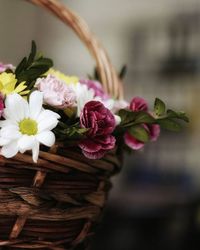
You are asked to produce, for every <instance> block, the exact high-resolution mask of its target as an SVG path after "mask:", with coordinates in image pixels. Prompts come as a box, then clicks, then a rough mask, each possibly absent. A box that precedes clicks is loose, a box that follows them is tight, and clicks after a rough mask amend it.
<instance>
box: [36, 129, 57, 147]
mask: <svg viewBox="0 0 200 250" xmlns="http://www.w3.org/2000/svg"><path fill="white" fill-rule="evenodd" d="M36 137H37V139H38V141H39V142H40V143H42V144H44V145H45V146H47V147H51V146H53V144H54V143H55V135H54V133H53V132H51V131H44V132H42V133H40V134H38V135H37V136H36Z"/></svg>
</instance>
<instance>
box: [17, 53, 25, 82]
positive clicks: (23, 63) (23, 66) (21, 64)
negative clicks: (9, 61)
mask: <svg viewBox="0 0 200 250" xmlns="http://www.w3.org/2000/svg"><path fill="white" fill-rule="evenodd" d="M26 65H27V58H26V57H24V58H23V59H22V60H21V62H20V63H19V65H18V66H17V68H16V70H15V74H16V76H17V78H18V75H19V74H20V73H21V72H22V71H23V70H24V69H25V68H26Z"/></svg>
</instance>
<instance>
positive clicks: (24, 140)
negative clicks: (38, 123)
mask: <svg viewBox="0 0 200 250" xmlns="http://www.w3.org/2000/svg"><path fill="white" fill-rule="evenodd" d="M34 144H35V136H28V135H23V136H22V137H21V138H20V139H19V141H18V147H19V150H20V152H21V153H24V152H25V151H26V150H31V149H32V148H33V147H34Z"/></svg>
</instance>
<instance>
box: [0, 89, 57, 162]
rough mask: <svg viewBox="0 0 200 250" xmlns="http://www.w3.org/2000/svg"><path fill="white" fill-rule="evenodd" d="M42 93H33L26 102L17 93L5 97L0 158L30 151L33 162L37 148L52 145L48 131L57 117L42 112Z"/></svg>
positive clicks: (54, 114) (49, 111) (51, 136)
mask: <svg viewBox="0 0 200 250" xmlns="http://www.w3.org/2000/svg"><path fill="white" fill-rule="evenodd" d="M42 104H43V94H42V93H41V92H39V91H34V92H33V93H32V94H31V95H30V99H29V103H28V102H27V101H26V100H25V99H23V98H22V97H21V96H20V95H18V94H11V95H9V96H8V97H7V98H6V101H5V109H4V118H5V120H4V121H0V127H1V130H0V146H2V148H1V155H3V156H4V157H6V158H11V157H13V156H15V155H16V154H17V153H18V152H21V153H24V152H25V151H27V150H32V154H33V161H34V162H37V159H38V155H39V145H40V143H41V144H44V145H45V146H48V147H51V146H52V145H53V144H54V143H55V135H54V133H53V132H52V131H51V130H52V129H53V128H55V127H56V126H57V124H58V119H59V118H60V116H59V115H58V114H57V113H55V112H53V111H51V110H47V109H43V107H42Z"/></svg>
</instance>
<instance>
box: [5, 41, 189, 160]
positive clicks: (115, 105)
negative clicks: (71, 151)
mask: <svg viewBox="0 0 200 250" xmlns="http://www.w3.org/2000/svg"><path fill="white" fill-rule="evenodd" d="M52 67H53V62H52V60H51V59H48V58H45V57H43V56H41V55H39V54H37V51H36V45H35V42H33V43H32V49H31V53H30V55H29V57H28V58H27V57H25V58H24V59H23V60H22V61H21V62H20V64H19V65H18V66H17V67H16V68H15V67H14V66H13V65H11V64H2V63H0V116H1V120H0V128H1V129H0V147H1V151H0V154H1V155H2V156H4V157H6V158H10V157H14V156H15V155H16V154H17V153H18V152H20V153H22V154H23V153H24V152H26V151H32V158H33V161H34V162H35V163H36V162H37V160H38V155H39V149H40V144H42V145H44V146H45V147H51V146H53V145H54V144H55V143H63V144H68V145H77V146H78V147H79V148H80V149H81V150H82V153H83V154H84V155H85V156H86V157H87V158H90V159H99V158H101V157H103V156H104V155H105V154H106V153H107V152H108V151H110V150H113V149H114V148H115V147H116V146H118V147H120V148H121V149H125V150H126V149H132V150H139V149H141V148H143V147H144V145H145V144H146V143H147V142H149V141H156V140H157V138H158V136H159V135H160V130H161V129H162V128H163V129H168V130H171V131H179V130H180V128H181V121H185V122H188V118H187V116H186V115H185V113H184V112H176V111H173V110H171V109H166V105H165V103H164V102H163V101H161V100H160V99H158V98H156V100H155V103H154V109H153V110H152V111H150V110H149V107H148V104H147V102H146V101H145V100H144V99H143V98H140V97H134V98H133V99H132V100H131V102H130V103H128V102H127V101H125V100H115V99H113V98H112V96H109V95H108V94H107V93H105V91H104V90H103V88H102V85H101V84H100V82H99V81H98V79H94V78H92V77H90V79H85V78H78V77H75V76H66V75H64V74H63V73H61V72H59V71H56V70H54V69H53V68H52Z"/></svg>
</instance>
